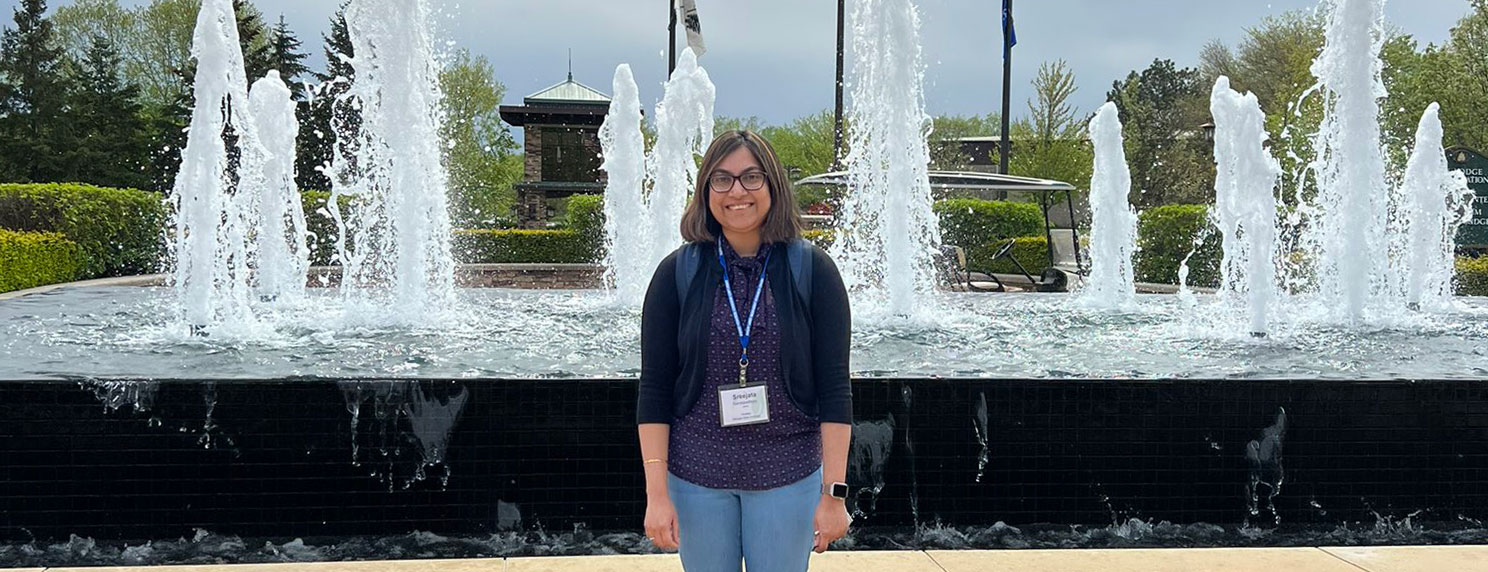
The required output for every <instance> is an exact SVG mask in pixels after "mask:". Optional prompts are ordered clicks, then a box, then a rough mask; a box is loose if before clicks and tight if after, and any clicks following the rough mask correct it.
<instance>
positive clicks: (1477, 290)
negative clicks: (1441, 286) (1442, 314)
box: [1457, 256, 1488, 296]
mask: <svg viewBox="0 0 1488 572" xmlns="http://www.w3.org/2000/svg"><path fill="white" fill-rule="evenodd" d="M1457 294H1458V295H1460V296H1488V256H1480V257H1478V258H1463V257H1459V258H1458V259H1457Z"/></svg>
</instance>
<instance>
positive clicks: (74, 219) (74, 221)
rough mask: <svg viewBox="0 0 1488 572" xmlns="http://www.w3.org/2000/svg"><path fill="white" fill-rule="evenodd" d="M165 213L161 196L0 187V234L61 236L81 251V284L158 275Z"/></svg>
mask: <svg viewBox="0 0 1488 572" xmlns="http://www.w3.org/2000/svg"><path fill="white" fill-rule="evenodd" d="M166 212H167V211H166V205H165V202H164V200H163V198H162V197H161V196H160V195H157V194H155V193H149V192H145V191H137V190H133V189H109V188H104V187H95V186H92V185H82V184H71V183H68V184H61V183H54V184H5V185H0V228H5V229H10V230H16V231H22V232H56V233H61V234H62V235H63V236H65V237H66V238H67V240H70V241H72V242H74V243H76V244H77V246H78V247H79V248H81V249H82V256H83V266H82V269H81V272H80V274H79V275H78V276H79V277H82V278H97V277H102V276H128V275H134V274H150V273H153V272H156V271H158V270H159V268H160V266H161V264H160V261H161V258H162V256H163V255H164V254H165V244H164V241H163V240H162V237H163V236H164V233H163V231H164V229H165V225H166V222H167V218H166V217H167V214H166Z"/></svg>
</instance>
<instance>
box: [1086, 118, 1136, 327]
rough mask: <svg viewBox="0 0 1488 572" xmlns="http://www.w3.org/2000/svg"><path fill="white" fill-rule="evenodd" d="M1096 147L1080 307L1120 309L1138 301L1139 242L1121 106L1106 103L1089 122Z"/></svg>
mask: <svg viewBox="0 0 1488 572" xmlns="http://www.w3.org/2000/svg"><path fill="white" fill-rule="evenodd" d="M1090 142H1091V144H1093V145H1094V146H1095V174H1094V175H1093V176H1091V178H1090V216H1091V223H1090V233H1091V238H1090V247H1091V248H1090V250H1091V252H1090V280H1089V282H1088V283H1087V284H1086V286H1085V288H1084V291H1082V292H1081V293H1080V297H1079V303H1080V304H1083V305H1085V306H1088V307H1093V308H1107V309H1117V308H1123V307H1126V306H1129V305H1131V303H1132V300H1133V299H1134V297H1135V296H1136V285H1135V282H1134V272H1133V268H1132V253H1133V252H1134V251H1135V250H1136V243H1137V215H1136V213H1133V212H1132V207H1131V200H1130V198H1129V195H1130V194H1131V169H1130V168H1129V167H1128V166H1127V164H1126V150H1125V147H1124V146H1123V145H1122V141H1121V118H1120V117H1119V116H1118V114H1117V111H1116V104H1115V103H1110V102H1107V103H1106V104H1105V105H1103V106H1101V108H1100V111H1099V112H1097V113H1096V114H1095V118H1094V119H1092V120H1091V121H1090Z"/></svg>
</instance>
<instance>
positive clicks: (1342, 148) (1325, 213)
mask: <svg viewBox="0 0 1488 572" xmlns="http://www.w3.org/2000/svg"><path fill="white" fill-rule="evenodd" d="M1323 7H1324V8H1325V9H1326V10H1327V13H1328V22H1327V26H1326V28H1325V34H1326V37H1325V40H1326V43H1325V44H1324V46H1323V51H1322V54H1321V55H1319V56H1318V58H1317V60H1316V61H1314V62H1313V64H1312V74H1313V76H1315V77H1317V78H1318V87H1319V88H1320V90H1321V91H1320V93H1321V95H1322V97H1323V98H1324V116H1323V122H1322V125H1321V127H1319V130H1318V133H1317V135H1316V136H1315V138H1314V147H1315V149H1316V156H1315V159H1314V163H1313V164H1312V165H1311V167H1310V170H1311V171H1312V172H1313V174H1314V175H1315V176H1316V181H1317V193H1316V200H1315V201H1313V203H1312V204H1311V205H1310V206H1309V207H1308V208H1307V210H1306V214H1307V219H1308V220H1309V221H1310V224H1307V225H1306V226H1305V227H1304V230H1303V232H1304V236H1303V245H1304V248H1305V249H1306V250H1308V251H1310V252H1313V253H1316V256H1315V259H1316V261H1315V264H1314V265H1313V266H1314V269H1313V275H1314V276H1315V277H1316V281H1317V284H1318V296H1319V298H1320V299H1319V300H1318V301H1317V305H1319V306H1322V307H1326V308H1330V309H1331V313H1332V315H1333V316H1332V317H1333V319H1336V320H1339V321H1343V322H1350V323H1358V322H1360V321H1364V320H1367V319H1368V318H1369V316H1367V315H1366V312H1368V311H1370V310H1371V309H1373V310H1375V312H1374V313H1381V311H1382V312H1383V313H1389V312H1390V311H1391V310H1390V309H1388V308H1379V307H1378V306H1379V302H1380V301H1381V299H1382V298H1383V297H1382V294H1383V293H1384V285H1385V274H1386V272H1387V271H1388V269H1387V266H1386V264H1387V263H1386V261H1387V256H1386V249H1387V247H1388V243H1387V238H1386V221H1387V218H1388V211H1389V206H1390V205H1389V189H1388V186H1387V185H1386V182H1385V161H1384V156H1383V153H1382V152H1381V149H1380V141H1381V139H1380V122H1379V117H1380V114H1379V111H1380V108H1379V101H1380V100H1381V99H1383V98H1384V97H1385V95H1386V94H1385V87H1384V83H1383V81H1382V80H1381V79H1380V72H1381V69H1382V63H1381V61H1380V58H1379V56H1378V54H1379V51H1380V47H1381V46H1382V44H1383V42H1384V0H1324V2H1323Z"/></svg>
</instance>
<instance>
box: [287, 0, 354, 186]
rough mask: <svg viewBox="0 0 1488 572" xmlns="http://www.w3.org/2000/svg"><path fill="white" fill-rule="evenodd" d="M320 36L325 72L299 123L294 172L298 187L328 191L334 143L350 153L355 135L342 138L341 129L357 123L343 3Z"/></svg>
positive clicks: (350, 51)
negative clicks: (350, 97)
mask: <svg viewBox="0 0 1488 572" xmlns="http://www.w3.org/2000/svg"><path fill="white" fill-rule="evenodd" d="M322 39H323V40H324V41H325V59H326V71H325V73H317V74H315V78H316V79H317V80H319V82H320V83H319V84H317V85H315V86H314V87H313V88H312V91H313V93H312V94H311V98H310V105H309V112H308V113H307V114H306V115H305V117H304V120H302V121H301V123H300V138H299V141H298V142H297V145H298V152H297V154H296V158H295V171H296V182H297V183H298V184H299V186H300V188H301V189H317V190H330V188H331V180H330V177H329V176H328V175H327V171H328V169H329V168H330V165H331V159H332V157H333V156H334V155H335V149H336V146H337V145H341V146H342V152H343V153H345V154H349V153H350V151H351V150H352V149H354V147H353V145H355V142H354V139H355V137H354V136H344V137H343V136H342V132H349V133H355V131H356V126H357V125H358V123H359V121H357V117H358V115H357V113H356V110H355V109H354V106H353V104H352V102H350V101H348V100H347V95H346V94H347V92H348V91H350V90H351V81H352V78H354V77H355V76H356V70H355V69H354V68H352V66H351V64H350V63H349V62H348V60H349V59H350V58H351V57H353V56H354V55H355V49H354V48H353V47H352V44H351V33H350V30H349V29H348V28H347V26H346V4H342V5H341V9H340V10H337V11H336V15H335V16H333V17H332V18H331V31H330V33H329V34H326V35H325V36H323V37H322ZM338 129H339V130H340V132H338Z"/></svg>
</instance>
